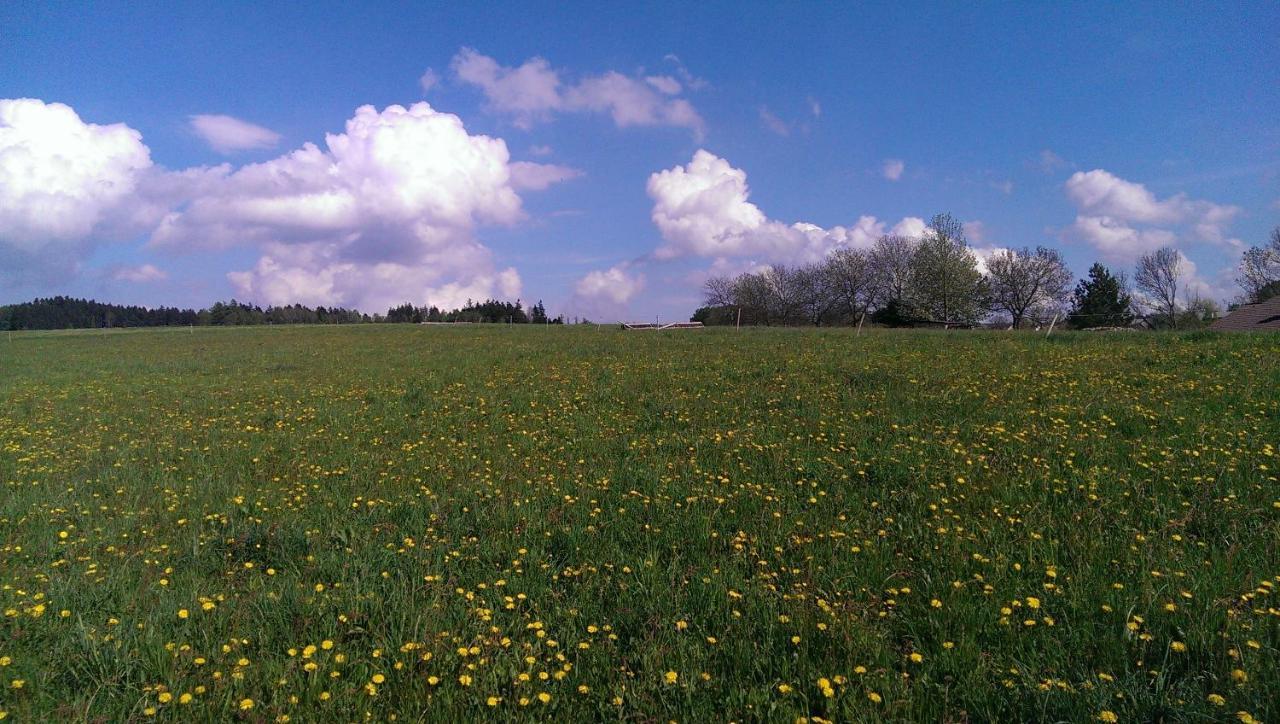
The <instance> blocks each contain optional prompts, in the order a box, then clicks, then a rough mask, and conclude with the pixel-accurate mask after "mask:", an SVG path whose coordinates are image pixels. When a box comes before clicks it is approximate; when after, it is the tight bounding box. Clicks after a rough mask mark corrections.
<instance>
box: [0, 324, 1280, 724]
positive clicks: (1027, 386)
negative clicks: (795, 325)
mask: <svg viewBox="0 0 1280 724" xmlns="http://www.w3.org/2000/svg"><path fill="white" fill-rule="evenodd" d="M1278 389H1280V338H1277V337H1275V336H1271V337H1265V336H1250V335H1236V336H1226V335H1216V334H1209V333H1197V334H1139V333H1134V334H1120V335H1096V334H1088V333H1063V334H1057V333H1055V334H1054V336H1052V337H1049V338H1045V337H1044V336H1042V335H1036V334H1030V333H1026V334H1024V333H995V332H964V333H954V332H953V333H941V332H891V331H868V332H864V333H863V334H861V335H860V336H858V335H855V333H854V332H853V331H850V330H829V331H824V330H757V329H752V330H742V331H741V332H735V331H733V330H704V331H699V332H685V333H638V332H631V333H624V332H620V331H617V330H615V329H612V328H604V329H596V328H594V327H580V328H545V327H541V328H540V327H529V326H522V327H515V326H513V327H507V326H491V327H479V326H468V327H461V328H442V327H418V326H412V325H369V326H340V327H258V328H225V329H223V328H216V329H215V328H206V329H197V330H187V329H181V330H177V329H170V330H154V331H111V332H102V331H84V332H65V333H15V334H13V335H12V336H11V337H10V338H8V339H5V338H0V485H2V486H3V487H2V488H0V718H5V719H7V720H8V721H22V722H27V721H48V720H52V719H54V718H59V719H65V720H70V721H146V720H163V721H173V720H181V721H225V720H228V719H240V720H245V721H289V720H293V721H357V720H374V721H390V720H401V721H466V720H475V719H500V720H516V719H539V720H555V721H571V720H575V721H582V720H629V721H667V720H679V721H725V720H739V721H761V720H767V721H788V722H790V721H794V720H799V719H805V718H808V719H809V720H811V721H820V720H827V721H880V720H886V721H955V722H959V721H984V722H985V721H1033V720H1034V721H1058V720H1061V721H1099V720H1100V721H1153V720H1167V721H1251V720H1271V721H1274V720H1276V719H1277V718H1280V703H1278V702H1280V694H1278V693H1277V692H1280V657H1278V656H1277V649H1278V648H1280V594H1278V591H1277V588H1278V586H1280V549H1278V544H1280V485H1278V484H1277V477H1276V476H1277V472H1276V471H1277V468H1278V467H1280V459H1277V457H1276V449H1275V447H1276V445H1277V443H1280V392H1278Z"/></svg>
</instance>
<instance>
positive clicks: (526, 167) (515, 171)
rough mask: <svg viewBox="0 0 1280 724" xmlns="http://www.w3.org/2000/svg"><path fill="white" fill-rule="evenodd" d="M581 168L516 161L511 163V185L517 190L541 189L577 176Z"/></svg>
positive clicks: (580, 173) (580, 172)
mask: <svg viewBox="0 0 1280 724" xmlns="http://www.w3.org/2000/svg"><path fill="white" fill-rule="evenodd" d="M581 175H582V170H581V169H576V168H573V167H571V166H560V165H558V164H554V163H532V162H530V161H516V162H515V163H513V164H511V187H512V188H514V189H516V190H517V191H521V190H529V191H541V190H542V189H545V188H547V187H548V186H550V185H552V184H558V183H561V182H562V181H568V180H570V179H575V178H578V177H579V176H581Z"/></svg>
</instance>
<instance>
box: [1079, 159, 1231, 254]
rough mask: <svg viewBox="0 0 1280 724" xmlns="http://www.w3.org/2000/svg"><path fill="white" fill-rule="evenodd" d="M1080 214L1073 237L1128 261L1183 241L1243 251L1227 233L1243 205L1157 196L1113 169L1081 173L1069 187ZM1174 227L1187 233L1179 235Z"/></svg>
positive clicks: (1183, 197) (1182, 197) (1181, 196)
mask: <svg viewBox="0 0 1280 724" xmlns="http://www.w3.org/2000/svg"><path fill="white" fill-rule="evenodd" d="M1065 190H1066V193H1067V198H1069V199H1070V200H1071V201H1072V203H1074V204H1075V206H1076V208H1077V209H1078V211H1079V214H1078V215H1077V216H1076V220H1075V223H1074V224H1073V225H1072V227H1071V229H1070V230H1069V233H1070V235H1071V236H1073V237H1075V238H1077V239H1081V240H1083V241H1085V242H1086V243H1088V244H1090V245H1092V246H1093V247H1094V248H1096V249H1098V250H1099V251H1100V252H1102V253H1103V254H1104V255H1105V256H1107V257H1109V258H1111V259H1113V260H1117V261H1122V260H1129V259H1132V258H1135V257H1137V256H1138V255H1140V254H1142V253H1145V252H1147V251H1151V250H1152V249H1156V248H1159V247H1161V246H1168V245H1172V244H1173V243H1174V242H1175V241H1176V240H1177V239H1179V238H1180V237H1181V238H1183V239H1184V240H1188V241H1190V240H1194V241H1202V242H1207V243H1211V244H1216V245H1221V246H1226V247H1230V248H1231V249H1233V250H1239V249H1242V248H1243V247H1244V244H1243V242H1241V241H1240V240H1239V239H1235V238H1231V237H1229V236H1228V235H1227V233H1226V230H1227V228H1228V227H1229V226H1230V224H1231V222H1232V220H1233V219H1234V218H1235V217H1236V216H1237V215H1238V214H1239V213H1240V208H1239V207H1238V206H1230V205H1221V204H1215V203H1213V202H1211V201H1205V200H1199V199H1191V198H1188V196H1187V195H1186V194H1176V195H1174V196H1170V197H1168V198H1164V199H1161V198H1158V197H1157V196H1156V195H1155V194H1154V193H1152V192H1151V191H1150V190H1148V189H1147V187H1146V186H1144V185H1143V184H1140V183H1135V182H1133V181H1128V180H1125V179H1122V178H1120V177H1118V176H1116V175H1114V174H1112V173H1110V172H1108V171H1105V170H1102V169H1094V170H1092V171H1087V172H1085V171H1077V172H1076V173H1074V174H1072V175H1071V177H1070V178H1069V179H1067V183H1066V186H1065ZM1174 228H1179V229H1181V232H1182V233H1180V234H1179V233H1175V232H1174V231H1173V229H1174Z"/></svg>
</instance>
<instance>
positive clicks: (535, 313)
mask: <svg viewBox="0 0 1280 724" xmlns="http://www.w3.org/2000/svg"><path fill="white" fill-rule="evenodd" d="M529 322H530V323H531V324H546V323H547V308H546V307H544V306H542V300H541V299H539V300H538V303H537V304H535V305H533V308H532V309H530V310H529Z"/></svg>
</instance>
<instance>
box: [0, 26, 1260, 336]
mask: <svg viewBox="0 0 1280 724" xmlns="http://www.w3.org/2000/svg"><path fill="white" fill-rule="evenodd" d="M0 37H2V38H3V42H0V98H3V99H11V100H10V101H0V103H7V104H8V105H6V106H0V303H2V302H6V301H18V300H21V299H24V298H29V297H32V296H35V295H48V294H54V293H69V294H76V295H85V296H93V297H97V298H99V299H107V300H111V301H117V302H131V303H144V304H149V305H156V304H162V303H163V304H176V305H182V306H204V305H207V304H209V303H211V302H212V301H214V300H215V299H225V298H229V297H231V296H236V297H238V298H240V299H249V300H251V301H256V302H259V303H263V304H266V303H283V302H288V301H300V302H304V303H308V304H317V303H324V304H326V305H335V304H342V305H345V306H359V307H361V308H363V309H365V310H366V311H371V312H372V311H382V309H385V303H386V301H387V300H389V299H404V300H409V301H413V302H415V303H424V302H435V303H440V304H445V305H448V304H450V303H451V302H455V301H457V300H459V299H463V298H465V297H467V296H484V295H486V294H494V295H498V296H507V295H510V294H517V295H519V296H520V297H521V298H522V299H524V300H526V301H528V302H532V301H534V300H537V299H544V300H546V302H547V304H548V307H549V308H551V309H552V310H553V311H556V310H559V311H565V312H568V313H570V314H585V315H589V316H593V317H595V318H623V317H635V318H652V317H653V316H655V315H658V316H661V317H663V318H667V319H674V318H679V317H683V316H687V314H688V313H689V312H691V311H692V309H693V307H695V306H696V305H697V302H698V298H699V286H700V280H701V279H703V278H705V277H706V275H708V274H711V273H733V272H736V271H739V270H743V269H749V268H753V267H755V266H758V265H761V264H770V263H801V262H805V261H811V260H813V259H814V258H819V257H820V256H821V255H822V254H823V253H825V252H826V251H828V250H830V249H831V248H835V247H837V246H840V245H852V246H859V245H865V244H867V243H869V240H870V239H873V238H874V236H875V235H877V234H879V233H887V232H889V231H893V230H898V231H911V230H914V229H916V228H918V222H916V221H915V220H916V219H919V218H928V216H929V215H931V214H933V213H935V212H939V211H950V212H951V213H952V214H954V215H955V216H957V217H959V218H961V219H963V220H965V221H967V222H971V226H970V229H971V234H970V236H971V239H970V241H971V244H972V245H973V246H974V247H975V248H976V249H978V250H979V252H980V253H984V252H986V251H989V250H990V249H994V248H998V247H1010V246H1018V247H1020V246H1024V245H1030V246H1035V245H1037V244H1044V245H1049V246H1054V247H1057V248H1059V249H1061V250H1062V251H1063V252H1064V254H1065V255H1066V257H1067V259H1068V261H1069V262H1070V263H1071V265H1072V267H1073V269H1074V270H1075V271H1076V272H1077V273H1082V272H1083V271H1084V270H1085V269H1086V268H1087V267H1088V265H1089V264H1090V263H1091V262H1092V261H1094V260H1102V261H1104V262H1105V263H1108V264H1109V265H1111V266H1113V267H1116V268H1121V269H1127V268H1130V267H1131V266H1132V263H1133V260H1134V258H1136V256H1137V255H1138V254H1140V253H1142V252H1144V251H1147V250H1150V249H1151V248H1155V247H1157V246H1163V245H1166V244H1167V245H1173V246H1176V247H1177V248H1179V249H1180V250H1182V251H1183V253H1184V254H1185V255H1186V257H1187V259H1188V260H1189V261H1190V262H1191V263H1192V265H1193V266H1194V273H1195V280H1196V281H1195V283H1196V284H1197V285H1198V287H1197V288H1198V289H1200V290H1202V291H1203V293H1205V294H1208V295H1210V296H1215V297H1218V298H1220V299H1229V298H1230V297H1231V296H1233V295H1234V294H1236V293H1237V290H1236V289H1235V288H1234V285H1233V284H1232V281H1231V279H1232V276H1233V274H1232V269H1233V267H1234V266H1235V264H1236V263H1237V262H1238V259H1239V254H1240V251H1241V250H1242V248H1243V247H1245V246H1248V245H1253V244H1258V243H1261V242H1262V240H1263V239H1264V238H1265V236H1266V233H1267V231H1268V230H1269V229H1270V228H1271V227H1273V226H1275V225H1276V224H1277V223H1280V113H1277V111H1280V71H1278V70H1277V68H1280V43H1277V40H1276V39H1277V38H1278V37H1280V6H1278V5H1276V4H1275V3H1261V2H1259V3H1246V4H1225V5H1220V6H1213V7H1209V6H1203V5H1199V6H1197V5H1192V4H1173V3H1161V4H1154V3H1153V4H1140V3H1125V4H1121V5H1116V4H1102V3H1099V4H1083V3H1073V4H1061V5H1053V6H1050V5H1048V4H1038V3H1020V4H1012V3H1001V4H986V3H973V4H970V3H965V4H954V5H942V4H888V3H886V4H875V5H868V6H853V5H850V4H838V5H836V4H832V5H827V4H822V5H820V4H816V3H815V4H798V3H788V4H780V5H765V4H745V5H744V4H741V3H698V4H692V3H672V4H668V5H656V4H655V5H644V6H641V5H640V4H625V5H624V4H599V3H592V4H582V5H578V6H576V7H571V6H568V5H565V4H548V5H542V6H535V5H532V4H525V3H521V4H510V5H505V6H504V5H492V6H489V7H486V8H480V7H477V6H472V5H470V4H466V3H456V4H449V5H447V6H440V7H418V8H414V7H405V6H401V5H399V4H396V5H392V4H375V3H363V4H352V3H331V4H330V3H313V4H309V5H308V6H307V7H306V8H301V7H299V6H296V4H287V5H286V4H278V5H276V4H257V3H255V4H249V3H225V4H217V3H199V4H173V6H172V7H170V6H169V5H166V4H154V3H92V4H76V3H25V2H17V3H13V2H11V3H6V4H4V5H0ZM539 59H541V60H539ZM429 70H430V74H428V80H433V81H434V82H428V83H425V84H424V82H423V77H424V74H427V73H428V71H429ZM17 99H32V100H30V101H26V102H21V103H20V102H19V101H18V100H17ZM424 101H425V102H426V103H427V104H429V106H415V105H414V104H417V103H420V102H424ZM364 106H371V108H368V109H366V110H365V111H364V112H363V114H361V113H357V109H358V108H361V107H364ZM396 106H399V107H400V110H399V111H396V110H394V109H395V107H396ZM2 109H7V111H6V110H2ZM400 111H403V112H400ZM6 114H7V115H6ZM201 116H206V117H211V118H207V119H205V120H206V122H205V123H204V124H203V125H202V124H201V123H200V122H198V121H197V120H196V117H201ZM221 117H230V118H229V119H228V118H221ZM455 117H456V118H455ZM237 121H241V122H243V123H239V124H238V123H237ZM349 123H353V124H355V125H354V127H353V126H351V125H349ZM114 124H123V125H122V126H117V125H114ZM246 124H247V125H246ZM202 128H203V130H201V129H202ZM59 134H63V135H59ZM326 134H334V135H339V136H342V137H343V138H340V139H338V143H339V145H340V146H342V149H341V150H335V149H334V148H332V147H331V145H328V144H327V143H326ZM482 137H488V139H484V138H482ZM497 139H500V140H501V143H500V144H498V143H497ZM490 141H492V142H490ZM308 143H311V144H315V149H314V154H312V155H311V156H309V157H307V158H300V157H298V156H297V155H296V154H295V155H294V156H291V155H290V154H293V153H294V152H295V151H297V150H298V149H301V148H303V147H304V144H308ZM499 146H501V148H500V147H499ZM700 150H704V151H705V152H706V153H703V154H699V153H698V152H699V151H700ZM32 169H35V171H34V172H33V170H32ZM664 171H666V172H667V173H666V174H665V175H661V176H655V174H659V173H660V172H664ZM459 189H461V190H459ZM798 224H799V225H802V226H797V225H798ZM380 307H381V309H380Z"/></svg>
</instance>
